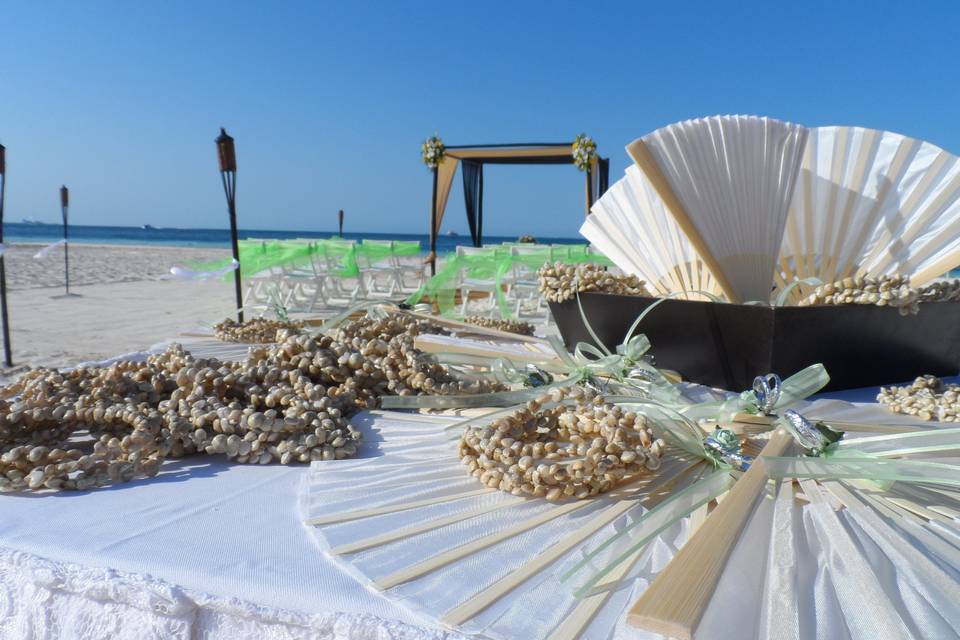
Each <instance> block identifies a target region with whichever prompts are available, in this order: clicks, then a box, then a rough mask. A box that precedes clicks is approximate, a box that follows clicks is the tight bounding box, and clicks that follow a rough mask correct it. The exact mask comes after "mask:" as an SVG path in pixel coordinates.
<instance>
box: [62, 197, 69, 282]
mask: <svg viewBox="0 0 960 640" xmlns="http://www.w3.org/2000/svg"><path fill="white" fill-rule="evenodd" d="M69 210H70V190H69V189H67V187H66V185H63V186H61V187H60V214H61V215H62V216H63V280H64V284H65V286H66V290H67V295H70V232H69V229H70V227H69V223H68V221H67V214H68V212H69Z"/></svg>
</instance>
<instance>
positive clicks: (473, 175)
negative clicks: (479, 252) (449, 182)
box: [460, 160, 483, 247]
mask: <svg viewBox="0 0 960 640" xmlns="http://www.w3.org/2000/svg"><path fill="white" fill-rule="evenodd" d="M460 168H461V171H463V200H464V204H465V205H466V209H467V224H468V225H469V226H470V239H471V240H473V246H475V247H479V246H482V245H483V163H482V162H476V161H474V160H463V161H461V163H460Z"/></svg>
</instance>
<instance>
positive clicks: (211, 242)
mask: <svg viewBox="0 0 960 640" xmlns="http://www.w3.org/2000/svg"><path fill="white" fill-rule="evenodd" d="M335 233H336V232H335V231H276V230H270V229H257V230H250V229H240V230H239V231H238V235H239V237H240V239H241V240H243V239H249V238H275V239H293V238H329V237H331V236H332V235H335ZM3 234H4V241H5V242H8V243H12V242H38V243H43V244H47V243H50V242H54V241H56V240H59V239H60V238H62V237H63V227H62V226H60V225H57V224H23V223H19V222H13V223H10V222H8V223H6V224H4V225H3ZM343 236H344V238H346V239H347V240H360V239H363V238H369V239H371V240H418V241H419V242H420V246H421V248H422V249H423V250H424V251H426V250H427V247H428V246H429V242H430V239H429V238H428V237H427V236H426V235H425V234H407V233H344V234H343ZM516 239H517V238H516V236H510V237H507V236H487V237H485V238H484V242H485V244H499V243H501V242H514V241H516ZM537 240H539V241H540V242H548V243H555V244H582V243H584V242H586V240H584V239H583V238H550V237H538V238H537ZM70 242H71V243H73V244H84V243H86V244H117V245H137V244H139V245H166V246H173V247H229V246H230V230H229V229H162V228H160V229H143V228H140V227H98V226H81V225H71V226H70ZM469 244H470V236H440V237H439V238H437V251H438V252H440V253H443V252H446V251H453V250H454V249H455V248H456V246H457V245H469Z"/></svg>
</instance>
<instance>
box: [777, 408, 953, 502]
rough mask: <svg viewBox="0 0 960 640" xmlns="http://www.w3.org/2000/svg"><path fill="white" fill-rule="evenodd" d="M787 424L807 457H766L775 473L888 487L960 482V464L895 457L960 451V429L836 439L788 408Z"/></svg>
mask: <svg viewBox="0 0 960 640" xmlns="http://www.w3.org/2000/svg"><path fill="white" fill-rule="evenodd" d="M784 418H785V420H784V426H785V427H787V429H788V430H790V431H791V432H792V433H793V434H794V438H795V439H796V440H797V442H798V443H799V444H800V445H801V446H802V447H803V448H804V450H805V453H806V455H803V456H763V460H764V463H765V464H766V467H767V469H768V473H769V475H770V477H771V478H775V479H788V478H798V479H812V480H851V479H852V480H867V481H870V482H873V483H875V484H877V485H879V486H880V487H881V488H882V489H889V488H890V486H892V484H893V483H894V482H923V483H930V484H943V485H950V486H960V465H956V464H947V463H941V462H930V461H927V460H910V459H907V460H904V459H896V458H901V457H903V456H911V455H914V456H915V455H918V454H932V455H938V454H943V453H946V452H952V451H960V428H950V429H930V430H924V431H914V432H910V433H898V434H892V435H881V436H868V437H864V438H849V439H840V438H839V437H836V438H833V439H831V437H830V435H829V434H830V431H831V430H829V429H828V428H827V429H825V428H823V427H822V426H821V425H819V424H814V423H812V422H811V421H810V420H807V419H806V418H805V417H803V416H802V415H800V414H798V413H796V412H792V411H789V412H787V413H786V414H785V415H784Z"/></svg>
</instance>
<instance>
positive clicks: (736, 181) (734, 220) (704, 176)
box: [627, 116, 807, 302]
mask: <svg viewBox="0 0 960 640" xmlns="http://www.w3.org/2000/svg"><path fill="white" fill-rule="evenodd" d="M806 138H807V129H805V128H804V127H802V126H800V125H796V124H791V123H787V122H781V121H779V120H773V119H770V118H759V117H756V116H712V117H709V118H701V119H698V120H687V121H684V122H679V123H676V124H672V125H669V126H666V127H663V128H662V129H658V130H656V131H654V132H653V133H650V134H648V135H646V136H643V137H642V138H639V139H637V140H635V141H634V142H632V143H631V144H630V145H628V147H627V152H628V153H629V154H630V156H631V157H632V158H633V159H634V162H636V164H637V166H638V167H639V168H640V169H641V170H642V171H643V173H644V174H645V175H646V177H647V178H648V179H649V181H650V183H651V184H652V186H653V187H654V189H656V191H657V193H658V195H659V196H660V198H661V199H662V201H663V204H664V205H665V207H666V209H667V210H668V211H669V213H670V214H671V215H672V216H673V218H674V219H675V220H676V222H677V224H678V225H679V226H680V228H681V229H682V230H683V232H684V233H685V234H686V236H687V238H688V240H689V242H690V243H691V244H692V246H693V247H694V248H695V249H696V251H697V253H699V255H700V258H701V260H702V261H703V262H704V263H705V264H706V265H707V266H708V268H709V270H710V272H711V273H712V274H713V276H714V277H715V278H716V279H717V280H718V285H719V287H720V288H721V289H722V290H723V291H724V293H725V294H726V296H727V299H728V300H729V301H730V302H744V301H748V300H767V299H768V298H769V297H770V292H771V290H772V288H773V282H774V280H773V274H774V271H775V266H776V259H777V256H778V255H779V253H780V246H781V243H782V240H783V230H784V227H785V225H786V221H787V214H788V212H789V205H790V201H791V198H792V197H793V190H794V185H795V182H796V177H797V174H798V173H799V171H800V162H801V160H802V158H803V150H804V146H805V144H806Z"/></svg>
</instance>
